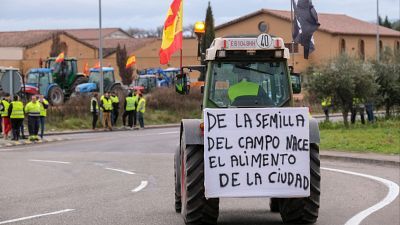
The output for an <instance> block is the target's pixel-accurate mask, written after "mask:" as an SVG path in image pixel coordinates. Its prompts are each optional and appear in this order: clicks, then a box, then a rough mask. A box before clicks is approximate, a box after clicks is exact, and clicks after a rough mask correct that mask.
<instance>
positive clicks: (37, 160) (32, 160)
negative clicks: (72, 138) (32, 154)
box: [29, 159, 71, 164]
mask: <svg viewBox="0 0 400 225" xmlns="http://www.w3.org/2000/svg"><path fill="white" fill-rule="evenodd" d="M29 161H30V162H46V163H58V164H71V163H70V162H62V161H52V160H39V159H30V160H29Z"/></svg>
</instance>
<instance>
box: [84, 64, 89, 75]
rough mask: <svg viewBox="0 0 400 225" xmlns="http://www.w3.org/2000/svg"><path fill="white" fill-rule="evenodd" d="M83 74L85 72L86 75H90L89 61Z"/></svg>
mask: <svg viewBox="0 0 400 225" xmlns="http://www.w3.org/2000/svg"><path fill="white" fill-rule="evenodd" d="M83 74H85V76H87V75H89V63H86V64H85V66H84V67H83Z"/></svg>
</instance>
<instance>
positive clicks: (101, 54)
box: [99, 0, 104, 96]
mask: <svg viewBox="0 0 400 225" xmlns="http://www.w3.org/2000/svg"><path fill="white" fill-rule="evenodd" d="M99 42H100V43H99V62H100V82H99V85H100V87H99V89H100V96H103V95H104V74H103V36H102V34H101V0H99Z"/></svg>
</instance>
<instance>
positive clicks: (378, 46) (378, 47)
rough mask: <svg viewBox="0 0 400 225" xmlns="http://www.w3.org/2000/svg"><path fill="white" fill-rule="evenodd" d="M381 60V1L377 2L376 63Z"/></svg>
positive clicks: (377, 0)
mask: <svg viewBox="0 0 400 225" xmlns="http://www.w3.org/2000/svg"><path fill="white" fill-rule="evenodd" d="M379 59H380V44H379V0H376V61H378V62H379Z"/></svg>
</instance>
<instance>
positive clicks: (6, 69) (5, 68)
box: [0, 66, 19, 72]
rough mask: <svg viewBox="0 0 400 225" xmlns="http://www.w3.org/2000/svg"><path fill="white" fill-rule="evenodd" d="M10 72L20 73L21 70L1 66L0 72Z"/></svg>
mask: <svg viewBox="0 0 400 225" xmlns="http://www.w3.org/2000/svg"><path fill="white" fill-rule="evenodd" d="M9 70H16V71H19V69H17V68H13V67H5V66H0V72H4V71H9Z"/></svg>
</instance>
